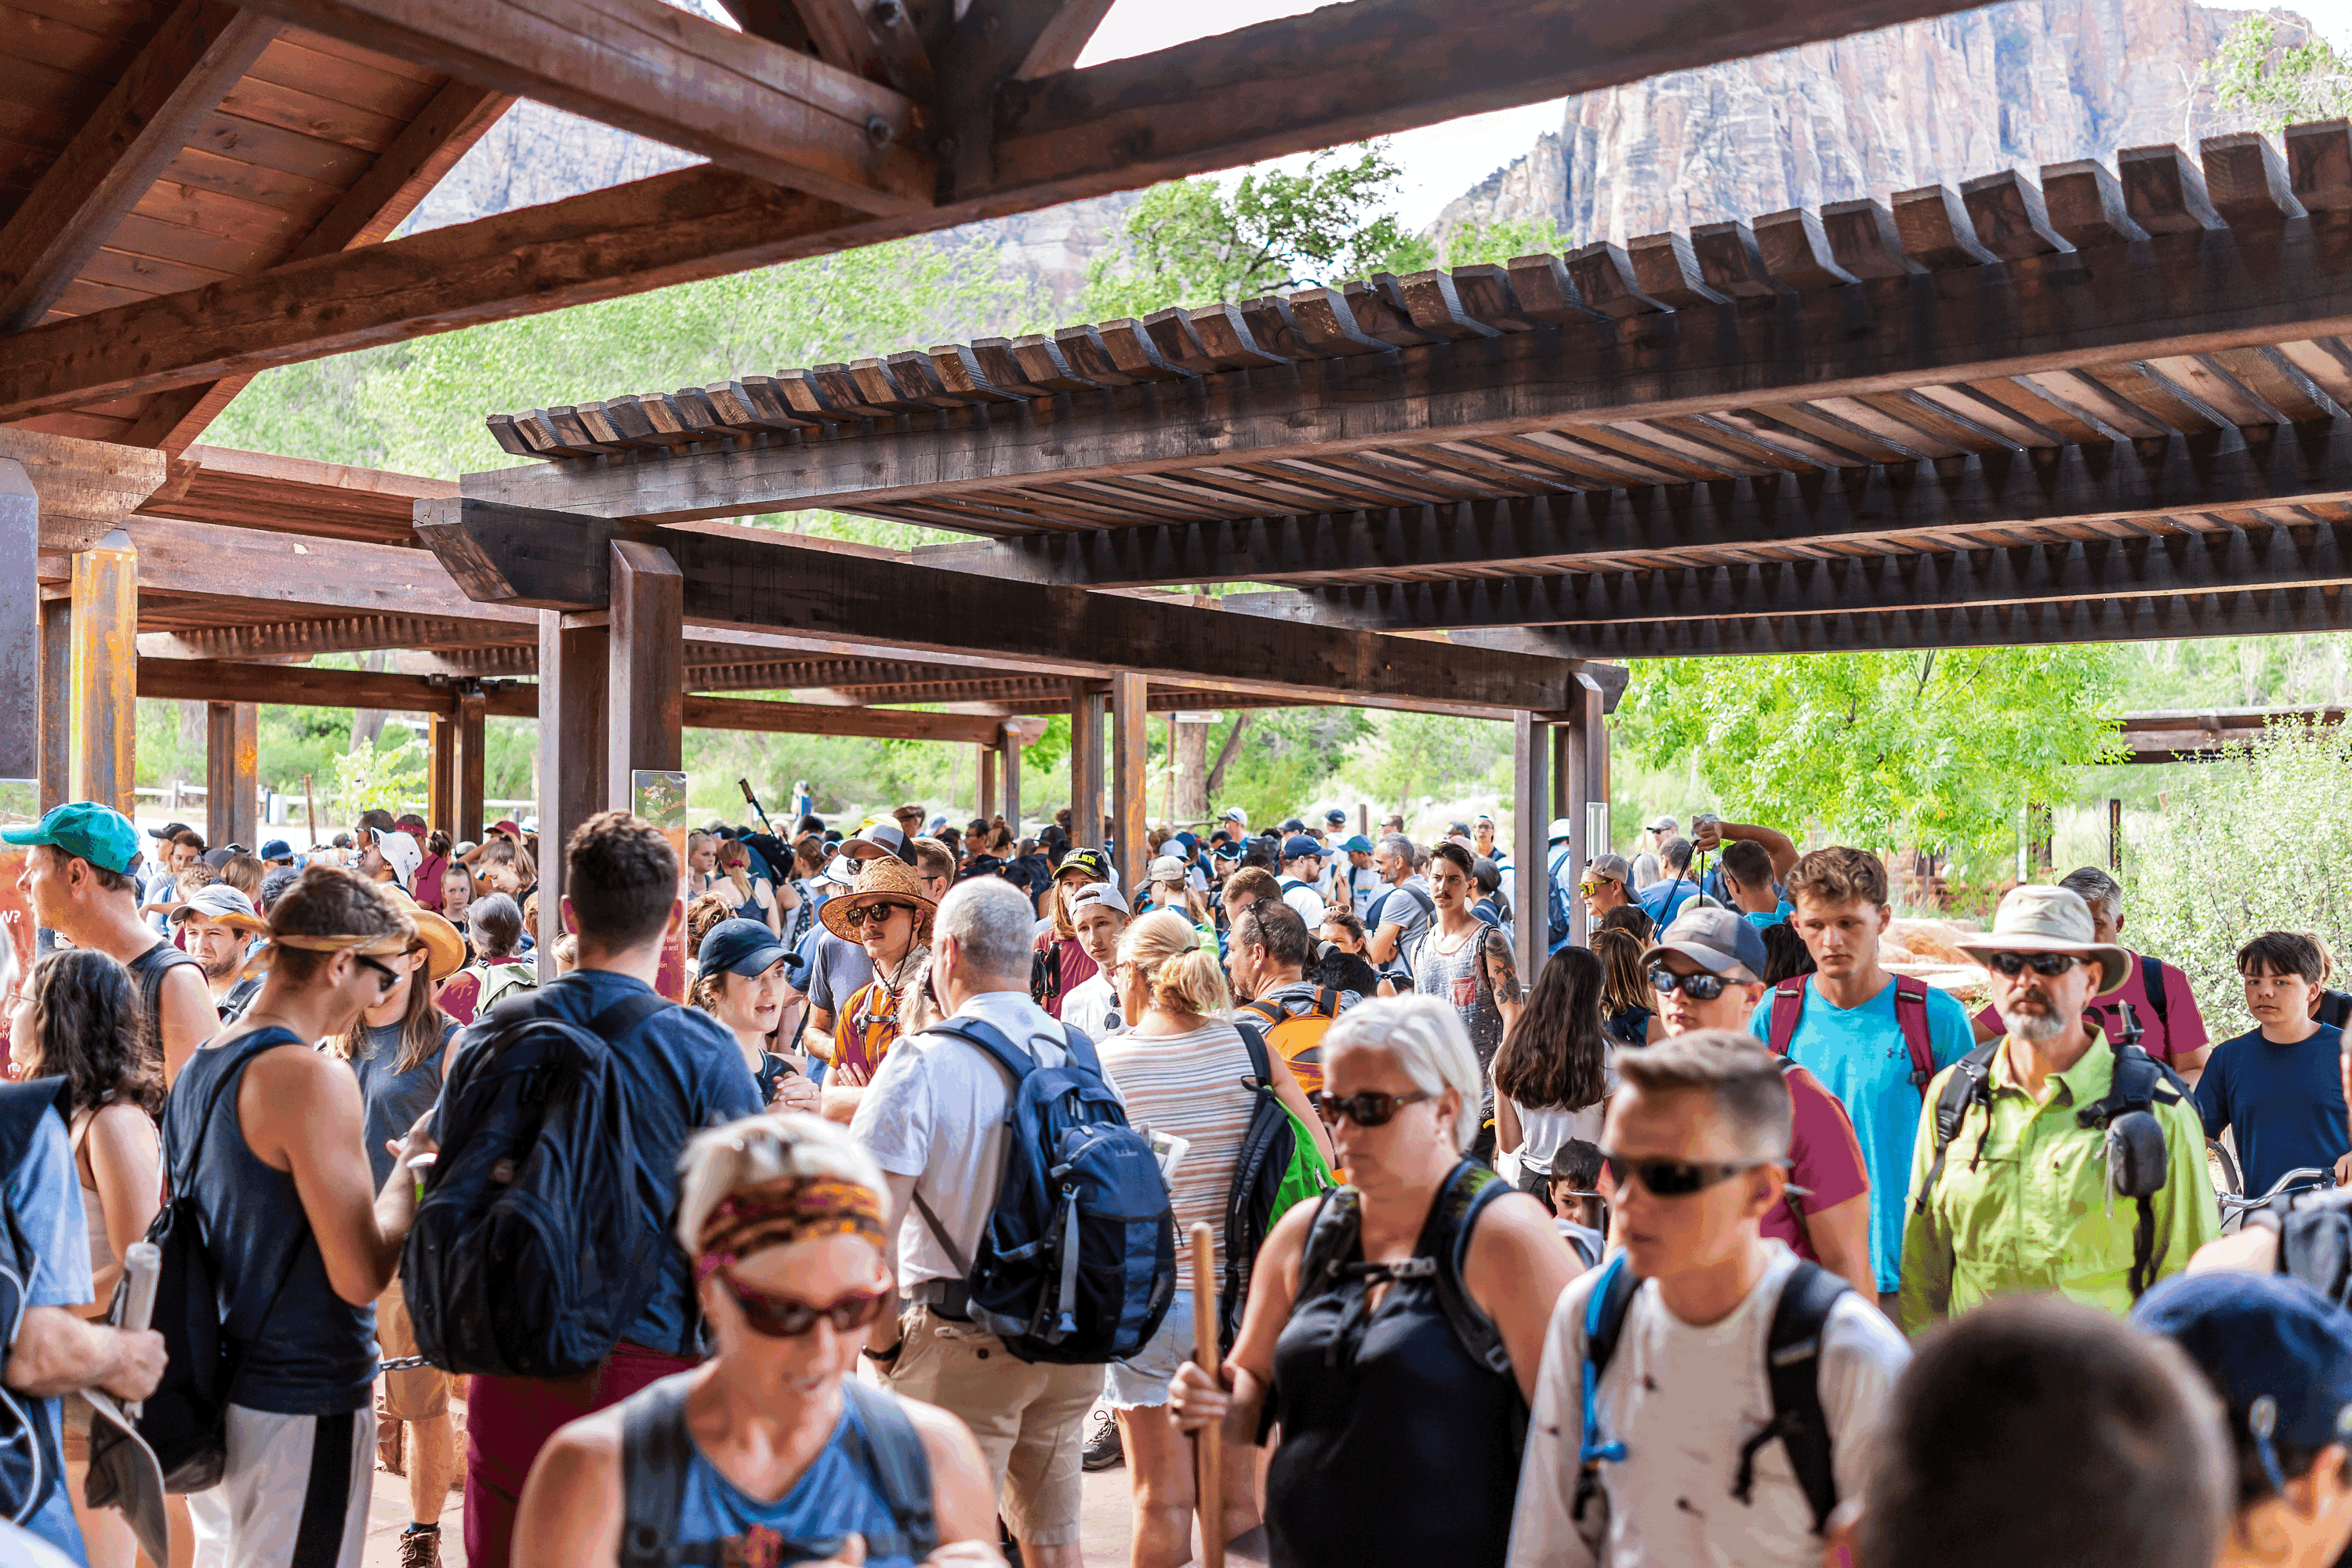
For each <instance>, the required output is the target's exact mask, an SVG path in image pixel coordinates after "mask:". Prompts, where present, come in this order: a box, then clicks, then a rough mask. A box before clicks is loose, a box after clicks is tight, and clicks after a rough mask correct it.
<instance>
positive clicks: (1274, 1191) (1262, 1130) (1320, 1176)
mask: <svg viewBox="0 0 2352 1568" xmlns="http://www.w3.org/2000/svg"><path fill="white" fill-rule="evenodd" d="M1319 999H1320V998H1319V997H1318V1000H1319ZM1333 1001H1334V1005H1335V1006H1336V1005H1337V998H1336V997H1335V998H1334V999H1333ZM1234 1027H1235V1029H1236V1030H1238V1031H1239V1033H1240V1035H1241V1037H1242V1045H1243V1046H1244V1047H1246V1048H1247V1049H1248V1051H1249V1055H1250V1068H1251V1072H1252V1075H1253V1076H1252V1077H1250V1078H1249V1079H1245V1080H1244V1081H1245V1082H1246V1083H1247V1085H1248V1087H1249V1089H1250V1091H1251V1095H1252V1097H1253V1098H1254V1099H1255V1101H1256V1104H1255V1106H1254V1107H1252V1109H1251V1110H1250V1124H1249V1131H1247V1132H1245V1133H1244V1134H1243V1135H1242V1148H1241V1153H1240V1155H1239V1157H1238V1158H1236V1159H1235V1160H1234V1184H1233V1188H1232V1190H1231V1193H1230V1194H1229V1195H1228V1196H1227V1198H1226V1200H1225V1263H1224V1269H1223V1279H1222V1280H1221V1281H1220V1285H1219V1289H1218V1293H1217V1333H1218V1342H1219V1343H1220V1344H1221V1345H1223V1346H1224V1347H1226V1348H1227V1349H1230V1348H1232V1346H1233V1342H1234V1335H1235V1334H1237V1333H1239V1332H1240V1331H1241V1322H1242V1308H1243V1306H1244V1304H1245V1303H1247V1302H1248V1300H1249V1285H1250V1270H1251V1268H1252V1267H1253V1266H1254V1265H1255V1263H1256V1261H1257V1254H1258V1248H1260V1247H1264V1246H1265V1238H1266V1237H1268V1236H1269V1235H1271V1234H1272V1233H1273V1231H1274V1227H1275V1226H1276V1223H1277V1222H1279V1221H1280V1220H1281V1218H1282V1216H1283V1215H1286V1214H1287V1213H1289V1212H1290V1210H1291V1208H1292V1207H1293V1206H1295V1205H1297V1204H1298V1203H1299V1202H1300V1201H1301V1200H1303V1199H1305V1198H1307V1197H1311V1196H1318V1195H1320V1194H1324V1193H1327V1192H1329V1191H1330V1190H1331V1188H1332V1187H1333V1185H1335V1184H1334V1183H1333V1182H1332V1180H1331V1173H1330V1171H1329V1169H1328V1167H1326V1166H1325V1165H1324V1163H1323V1156H1322V1155H1321V1153H1320V1152H1318V1151H1317V1149H1316V1147H1315V1140H1314V1139H1313V1137H1311V1136H1308V1135H1305V1134H1304V1133H1303V1131H1302V1130H1301V1129H1300V1127H1299V1125H1298V1123H1297V1120H1296V1119H1294V1118H1293V1117H1292V1115H1291V1113H1290V1108H1289V1107H1288V1106H1286V1105H1285V1104H1283V1103H1282V1099H1281V1097H1280V1096H1279V1095H1277V1094H1276V1093H1275V1090H1274V1063H1273V1061H1272V1059H1271V1058H1269V1057H1268V1056H1267V1055H1266V1041H1265V1037H1264V1036H1262V1035H1260V1034H1259V1033H1258V1032H1257V1031H1256V1030H1255V1029H1254V1028H1252V1027H1251V1026H1249V1025H1247V1024H1241V1023H1236V1024H1235V1026H1234Z"/></svg>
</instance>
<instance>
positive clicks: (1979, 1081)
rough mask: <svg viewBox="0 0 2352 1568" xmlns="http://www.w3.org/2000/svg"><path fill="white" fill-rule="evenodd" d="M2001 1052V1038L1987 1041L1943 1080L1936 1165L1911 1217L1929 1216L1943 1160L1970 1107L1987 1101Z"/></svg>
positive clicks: (1929, 1170) (1938, 1104) (1938, 1105)
mask: <svg viewBox="0 0 2352 1568" xmlns="http://www.w3.org/2000/svg"><path fill="white" fill-rule="evenodd" d="M1999 1050H2000V1038H1998V1037H1996V1038H1993V1039H1990V1040H1987V1041H1986V1042H1985V1043H1984V1044H1983V1045H1980V1046H1979V1047H1977V1048H1976V1049H1974V1050H1972V1051H1970V1052H1969V1054H1968V1055H1967V1056H1964V1057H1962V1058H1960V1059H1959V1060H1958V1062H1956V1063H1954V1064H1953V1067H1952V1071H1951V1075H1950V1076H1949V1077H1948V1078H1946V1079H1944V1088H1943V1091H1942V1092H1941V1093H1939V1094H1937V1096H1936V1161H1935V1163H1934V1164H1932V1165H1929V1166H1928V1167H1927V1180H1926V1181H1924V1182H1922V1183H1920V1184H1919V1196H1918V1198H1917V1199H1916V1201H1915V1202H1914V1203H1913V1205H1912V1209H1911V1212H1912V1213H1914V1214H1926V1213H1927V1200H1928V1198H1929V1197H1931V1196H1932V1195H1934V1194H1935V1191H1936V1184H1937V1182H1939V1181H1941V1180H1942V1179H1943V1175H1944V1156H1945V1155H1946V1154H1947V1153H1948V1152H1950V1150H1951V1147H1952V1140H1953V1139H1955V1138H1957V1137H1958V1136H1959V1135H1960V1124H1961V1123H1962V1122H1964V1121H1967V1120H1968V1117H1969V1106H1971V1105H1974V1104H1976V1103H1977V1102H1978V1101H1979V1100H1986V1099H1987V1096H1986V1093H1985V1083H1986V1081H1987V1080H1988V1079H1990V1078H1991V1077H1992V1058H1993V1057H1994V1055H1995V1053H1997V1052H1998V1051H1999Z"/></svg>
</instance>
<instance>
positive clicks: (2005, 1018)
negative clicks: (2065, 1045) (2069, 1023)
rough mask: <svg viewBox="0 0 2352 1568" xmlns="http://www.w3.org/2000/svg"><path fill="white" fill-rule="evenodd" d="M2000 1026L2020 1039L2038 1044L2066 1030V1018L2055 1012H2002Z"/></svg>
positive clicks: (2052, 1038)
mask: <svg viewBox="0 0 2352 1568" xmlns="http://www.w3.org/2000/svg"><path fill="white" fill-rule="evenodd" d="M2000 1022H2001V1026H2002V1027H2004V1028H2006V1029H2007V1030H2008V1031H2009V1032H2010V1033H2011V1034H2012V1035H2015V1036H2016V1037H2018V1038H2019V1039H2021V1040H2027V1041H2031V1042H2032V1043H2033V1044H2035V1045H2040V1044H2041V1043H2042V1041H2044V1040H2054V1039H2056V1038H2057V1037H2059V1036H2061V1035H2063V1034H2064V1033H2065V1032H2066V1020H2065V1019H2063V1018H2061V1017H2060V1016H2058V1015H2057V1014H2055V1013H2006V1012H2005V1013H2003V1014H2002V1015H2001V1016H2000Z"/></svg>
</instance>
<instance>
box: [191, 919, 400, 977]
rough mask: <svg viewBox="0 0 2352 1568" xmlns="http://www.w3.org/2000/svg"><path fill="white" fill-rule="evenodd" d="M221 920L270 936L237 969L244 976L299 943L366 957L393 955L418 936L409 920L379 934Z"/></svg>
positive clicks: (311, 949)
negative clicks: (278, 928)
mask: <svg viewBox="0 0 2352 1568" xmlns="http://www.w3.org/2000/svg"><path fill="white" fill-rule="evenodd" d="M220 923H221V924H223V925H225V926H234V927H236V929H237V930H239V931H252V932H253V933H254V934H255V935H257V936H264V937H268V939H269V940H268V942H267V943H266V944H265V945H263V946H261V947H259V948H257V949H255V950H254V952H252V953H251V954H250V955H249V956H248V957H247V959H246V961H245V963H244V965H243V967H242V968H240V969H239V970H238V971H237V973H238V974H239V975H240V976H241V977H244V978H250V977H251V976H253V975H256V974H259V973H262V972H263V971H265V970H267V969H268V967H269V957H270V954H271V953H272V952H275V951H276V950H277V949H278V948H281V947H299V948H300V949H302V950H303V951H304V952H355V953H358V954H359V955H360V956H361V957H362V958H390V957H392V956H394V954H396V953H403V952H407V951H408V949H409V945H410V944H411V943H412V942H415V940H416V928H415V926H414V925H411V924H410V923H408V922H407V921H402V922H401V929H400V930H398V931H383V932H381V933H379V934H378V935H375V936H311V935H310V934H308V933H306V932H303V931H271V930H270V929H269V924H268V921H262V920H259V919H255V918H250V917H246V916H239V915H229V916H226V917H225V918H224V919H222V921H220Z"/></svg>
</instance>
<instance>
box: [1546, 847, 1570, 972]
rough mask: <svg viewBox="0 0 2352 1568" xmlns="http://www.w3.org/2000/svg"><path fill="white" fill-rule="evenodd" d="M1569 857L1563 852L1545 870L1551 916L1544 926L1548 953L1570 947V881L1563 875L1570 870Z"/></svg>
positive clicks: (1554, 857) (1552, 859)
mask: <svg viewBox="0 0 2352 1568" xmlns="http://www.w3.org/2000/svg"><path fill="white" fill-rule="evenodd" d="M1568 855H1569V852H1568V851H1567V850H1565V849H1563V850H1561V851H1560V852H1559V854H1557V855H1555V856H1553V857H1552V858H1551V864H1550V865H1549V867H1547V868H1545V873H1544V901H1545V903H1546V904H1547V905H1548V906H1549V918H1548V919H1547V921H1545V924H1544V948H1545V951H1546V952H1559V950H1560V949H1561V948H1563V947H1566V946H1567V945H1568V922H1569V916H1570V909H1569V903H1568V879H1567V878H1566V877H1565V876H1564V875H1562V873H1563V872H1565V871H1566V869H1567V868H1568Z"/></svg>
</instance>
